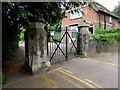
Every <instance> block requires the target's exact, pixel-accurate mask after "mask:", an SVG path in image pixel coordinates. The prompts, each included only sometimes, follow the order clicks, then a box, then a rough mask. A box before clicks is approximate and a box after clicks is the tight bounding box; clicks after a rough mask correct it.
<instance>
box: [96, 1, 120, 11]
mask: <svg viewBox="0 0 120 90" xmlns="http://www.w3.org/2000/svg"><path fill="white" fill-rule="evenodd" d="M94 1H97V2H98V3H100V4H102V5H103V6H105V7H106V8H107V9H108V10H110V11H112V10H114V8H115V6H116V5H118V2H119V1H120V0H94Z"/></svg>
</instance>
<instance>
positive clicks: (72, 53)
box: [69, 52, 86, 58]
mask: <svg viewBox="0 0 120 90" xmlns="http://www.w3.org/2000/svg"><path fill="white" fill-rule="evenodd" d="M69 54H70V55H74V56H76V57H80V58H86V57H85V55H84V54H80V55H77V53H76V52H70V53H69Z"/></svg>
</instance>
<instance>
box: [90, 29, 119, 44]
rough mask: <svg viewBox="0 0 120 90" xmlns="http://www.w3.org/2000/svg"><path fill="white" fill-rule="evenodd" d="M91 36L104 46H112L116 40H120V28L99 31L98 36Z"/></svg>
mask: <svg viewBox="0 0 120 90" xmlns="http://www.w3.org/2000/svg"><path fill="white" fill-rule="evenodd" d="M91 36H92V37H93V38H94V39H96V40H97V41H98V42H101V43H102V44H103V45H105V44H112V43H114V40H120V28H118V29H106V30H97V31H96V34H92V35H91Z"/></svg>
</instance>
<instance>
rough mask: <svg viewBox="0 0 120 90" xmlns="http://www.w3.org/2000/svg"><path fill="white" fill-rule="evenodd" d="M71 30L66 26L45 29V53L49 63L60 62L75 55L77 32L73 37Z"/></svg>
mask: <svg viewBox="0 0 120 90" xmlns="http://www.w3.org/2000/svg"><path fill="white" fill-rule="evenodd" d="M71 32H72V31H71V30H68V28H67V27H66V28H65V29H61V30H47V34H48V38H47V53H48V56H49V58H50V61H51V64H56V63H61V62H62V61H65V60H66V61H67V60H69V59H71V58H73V57H75V56H74V54H76V52H77V37H78V32H76V34H75V37H74V38H72V36H71Z"/></svg>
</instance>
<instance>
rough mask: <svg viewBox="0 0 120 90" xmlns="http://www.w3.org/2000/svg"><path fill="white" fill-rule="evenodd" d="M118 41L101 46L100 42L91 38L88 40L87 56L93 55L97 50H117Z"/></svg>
mask: <svg viewBox="0 0 120 90" xmlns="http://www.w3.org/2000/svg"><path fill="white" fill-rule="evenodd" d="M118 43H120V42H118V41H115V43H114V44H107V45H104V46H102V45H101V44H100V43H98V42H97V41H96V40H94V39H91V40H89V45H88V56H91V55H94V54H95V53H98V52H118V49H119V44H118Z"/></svg>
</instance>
